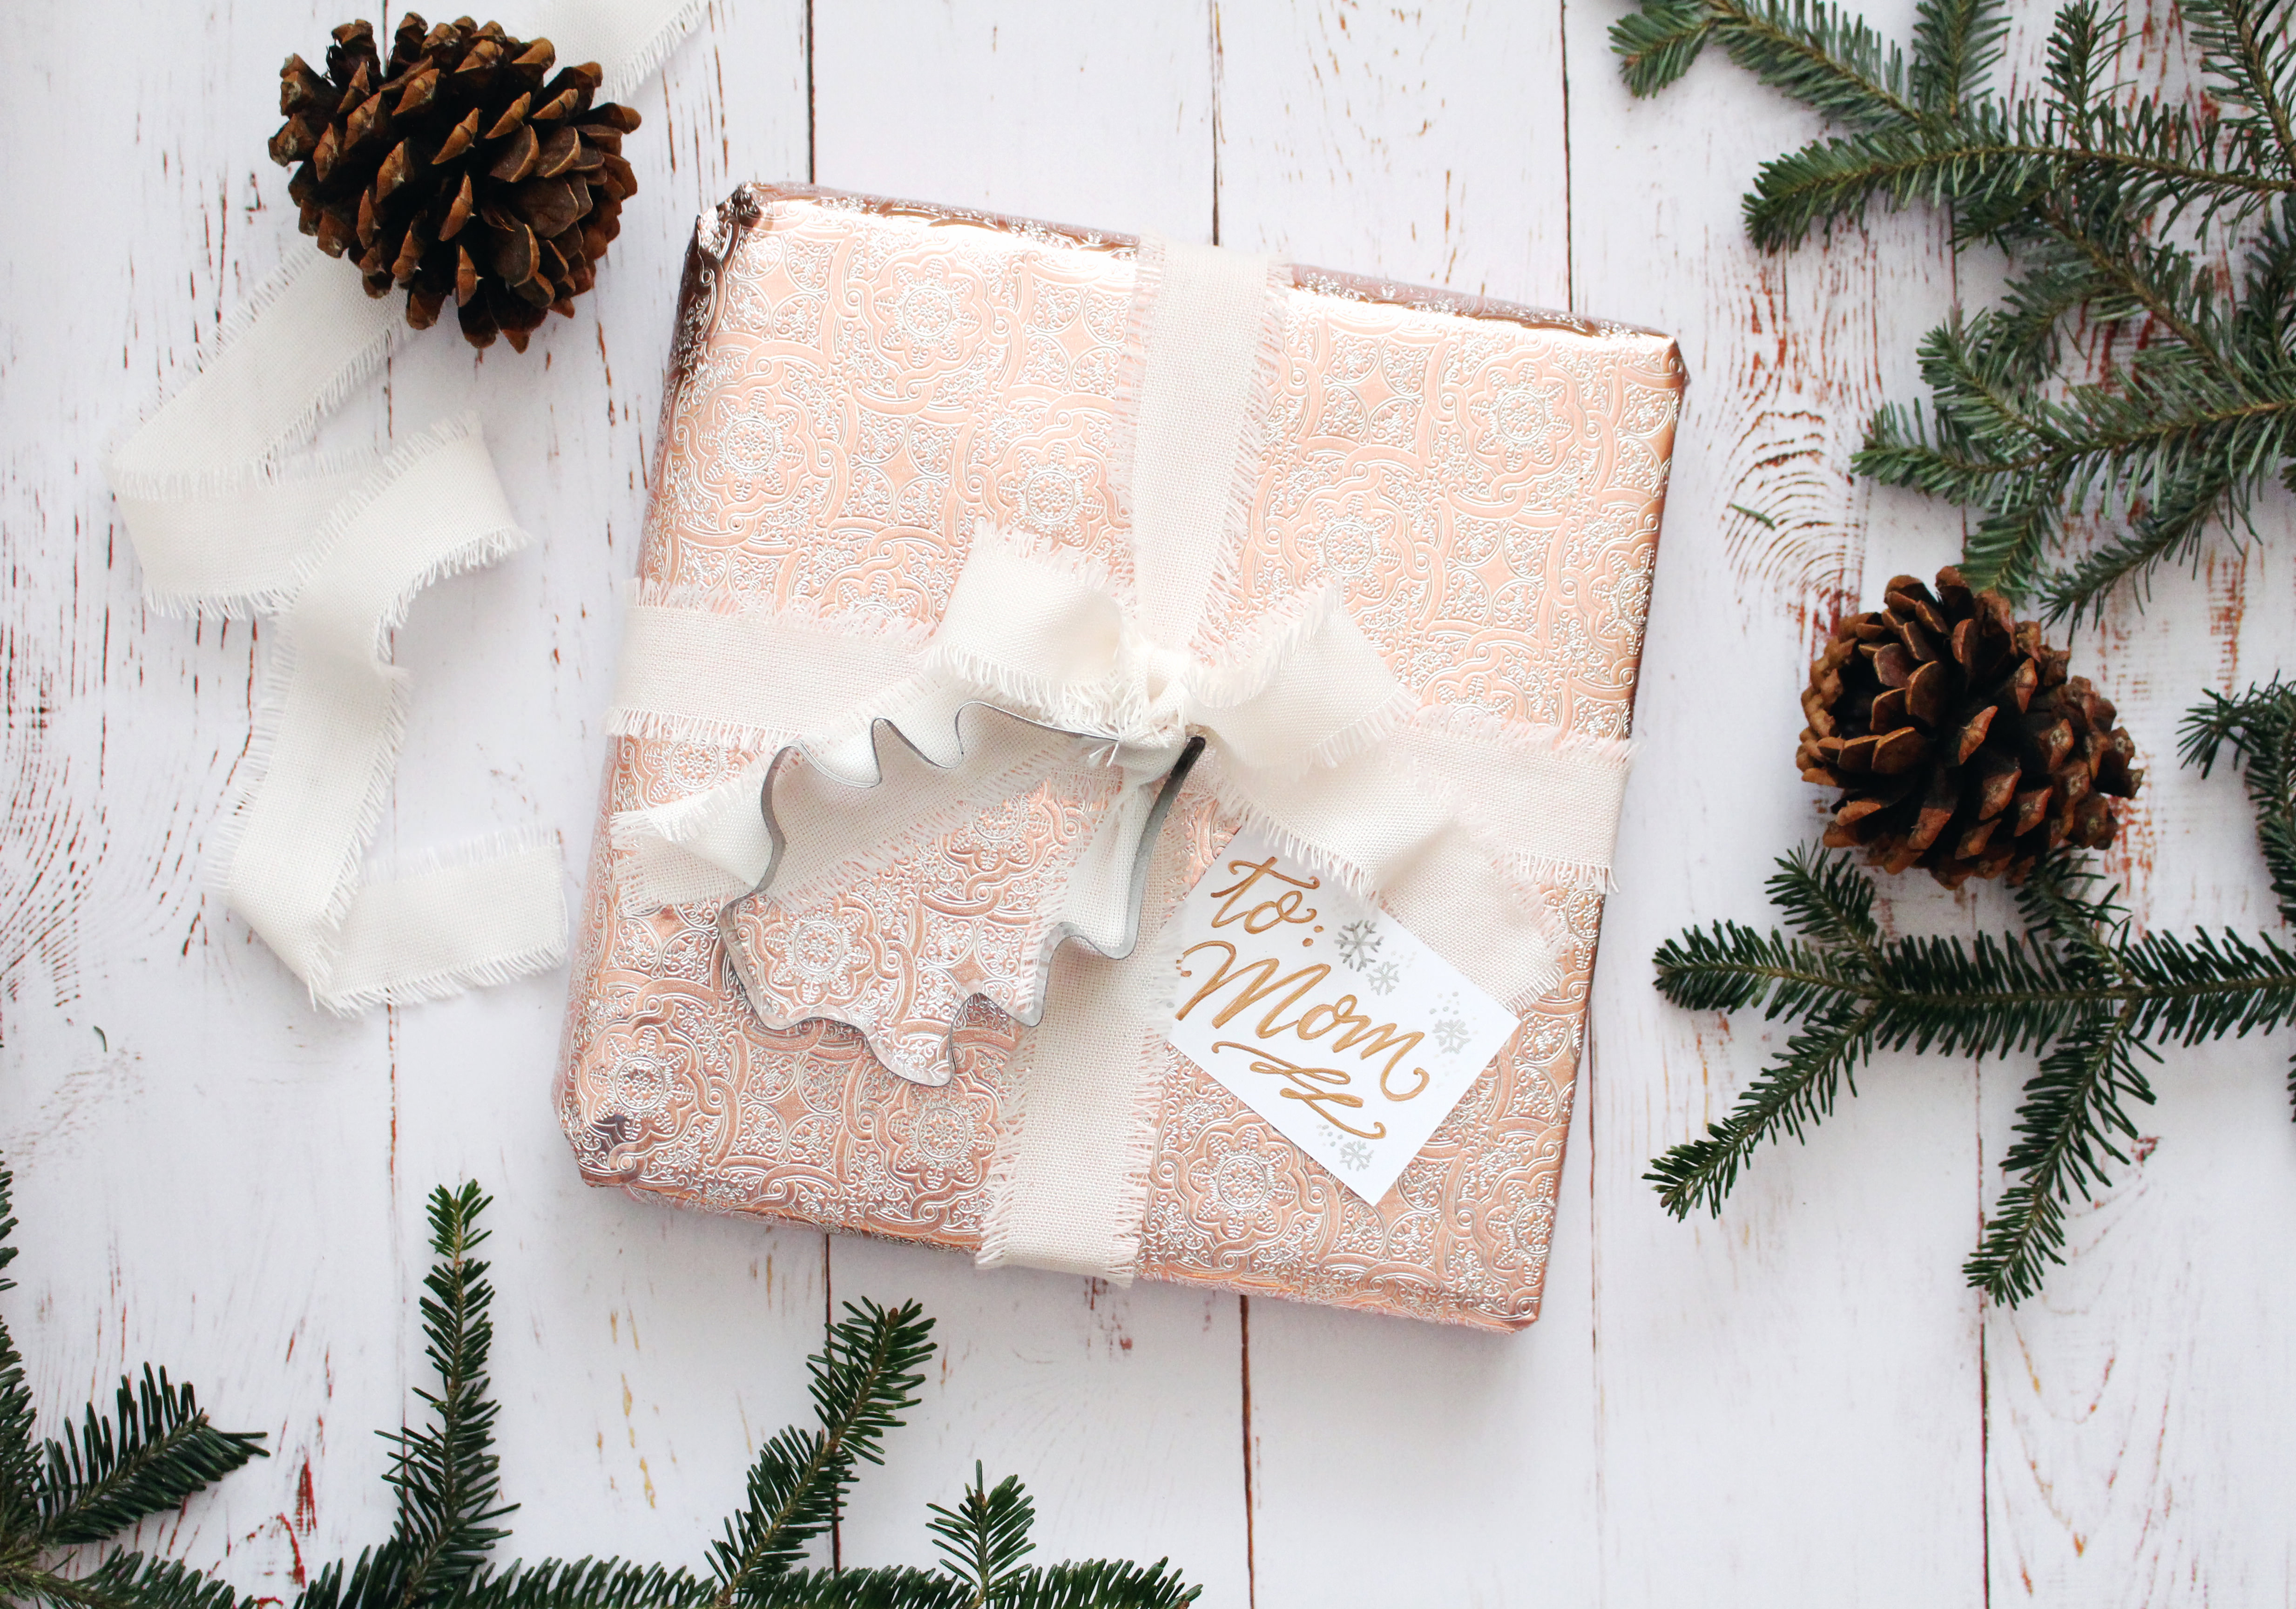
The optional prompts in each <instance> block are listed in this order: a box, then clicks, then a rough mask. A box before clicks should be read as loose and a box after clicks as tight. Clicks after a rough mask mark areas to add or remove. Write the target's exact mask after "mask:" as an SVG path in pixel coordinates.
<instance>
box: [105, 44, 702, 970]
mask: <svg viewBox="0 0 2296 1609" xmlns="http://www.w3.org/2000/svg"><path fill="white" fill-rule="evenodd" d="M539 10H540V12H541V13H542V14H541V15H540V16H539V17H538V18H537V21H540V22H541V23H543V24H544V25H545V26H544V27H542V28H537V29H532V30H530V31H533V32H536V33H544V32H546V33H548V34H549V35H551V36H553V37H554V38H555V40H556V41H557V42H558V43H559V45H561V46H562V51H561V53H562V55H565V56H566V57H567V58H568V59H570V60H574V61H580V60H583V59H585V56H586V55H590V56H594V58H595V59H597V60H599V61H602V62H604V63H606V85H607V93H608V94H619V93H623V92H625V91H626V90H627V89H628V88H629V87H631V86H635V84H636V83H638V82H639V81H640V80H641V79H643V78H645V77H646V76H647V75H648V74H650V73H651V72H652V70H654V69H655V68H656V67H657V66H659V65H660V62H661V61H662V59H663V58H664V57H665V56H666V55H667V54H668V52H669V50H670V48H671V47H672V46H673V45H675V44H676V42H677V40H678V39H679V38H680V37H683V36H684V35H685V32H686V31H687V30H688V29H690V28H691V27H692V25H693V21H694V19H695V18H696V17H698V16H699V15H700V13H701V0H546V3H545V4H543V5H542V6H541V7H540V8H539ZM402 313H403V309H402V307H401V304H400V302H399V300H398V299H397V298H396V297H389V298H384V299H381V300H374V299H371V298H369V297H368V296H367V295H366V294H365V291H364V289H363V288H362V287H361V285H360V283H359V279H358V276H357V275H356V274H354V273H352V272H351V271H350V269H349V268H348V267H346V266H345V265H343V264H341V263H335V262H330V261H328V260H327V259H325V258H324V257H322V256H321V255H320V254H319V252H318V251H317V250H316V248H313V247H309V246H298V247H297V248H296V249H295V250H291V252H290V253H289V260H288V262H287V263H286V265H285V266H284V267H283V268H282V269H281V270H280V272H279V273H278V274H277V275H275V276H274V278H273V279H272V280H271V281H270V283H268V284H266V286H265V287H264V288H263V289H262V290H261V291H258V292H257V293H256V295H255V296H254V297H253V298H252V299H251V306H250V311H249V313H248V314H247V315H246V316H244V317H243V318H242V321H241V322H240V323H239V324H237V325H235V326H234V328H233V329H232V330H231V331H230V332H228V333H226V334H225V336H224V337H223V338H222V339H220V340H219V341H217V344H216V347H215V349H213V350H211V351H210V352H209V353H208V354H207V355H206V357H205V360H204V362H203V363H202V365H201V371H200V374H198V376H197V377H196V378H194V379H193V381H192V382H190V383H189V384H187V385H185V386H184V388H183V389H182V390H179V391H178V392H176V395H175V396H174V397H173V398H170V399H169V400H168V403H167V404H166V405H165V406H163V407H161V408H160V410H159V412H158V413H157V414H155V415H153V416H152V419H151V420H150V421H149V422H148V423H146V424H145V425H144V426H143V428H142V429H141V430H140V431H137V432H136V433H135V435H134V436H133V437H131V438H130V439H128V440H127V442H126V443H125V444H124V445H123V446H122V447H120V448H119V451H118V452H116V453H115V454H113V455H112V457H111V463H110V464H109V465H108V469H109V472H110V479H111V486H112V489H113V491H114V493H115V494H116V495H117V496H118V497H119V507H120V513H121V514H122V516H123V518H124V519H125V521H126V522H127V530H128V535H129V538H130V539H131V540H132V541H133V543H134V545H135V551H136V555H137V557H138V559H139V560H140V561H141V562H142V565H143V587H144V596H145V599H146V601H147V602H148V603H150V604H151V605H152V608H153V609H154V610H156V611H158V612H162V613H172V614H205V615H217V616H241V615H250V614H256V615H261V616H264V617H265V618H266V619H267V620H273V621H275V628H274V632H273V641H274V646H273V648H272V650H271V653H270V656H269V661H268V663H267V665H266V677H265V685H264V691H263V694H262V696H261V699H260V701H259V702H258V708H257V712H256V718H255V728H256V729H255V737H254V742H253V743H252V744H251V745H250V753H249V756H248V759H247V760H246V762H245V766H244V768H243V770H242V776H241V778H240V794H241V796H240V798H239V799H238V800H236V802H235V803H234V807H233V809H232V810H231V813H230V815H229V816H228V817H227V818H226V819H225V823H224V824H223V826H222V828H221V830H220V831H219V833H218V834H217V837H218V839H219V841H220V843H221V854H220V857H219V864H217V865H215V866H212V867H211V868H210V871H211V872H212V874H214V875H215V876H216V879H217V881H218V882H220V884H221V885H222V887H223V889H224V890H225V894H226V897H227V898H228V899H229V902H230V904H231V907H232V908H233V909H234V911H236V912H237V913H238V914H239V915H241V916H242V918H243V919H244V920H245V921H246V922H247V923H248V924H249V925H250V926H251V927H252V928H254V929H255V931H256V932H258V933H259V934H261V935H262V937H263V939H264V940H265V941H266V943H267V944H269V945H270V946H271V948H272V949H273V950H274V951H275V953H276V954H277V955H278V956H279V958H280V959H281V960H282V961H283V962H284V963H285V964H286V965H287V966H288V967H289V969H290V970H291V971H292V972H293V973H295V974H296V975H297V976H298V977H299V978H301V979H302V980H303V981H304V982H305V983H306V984H307V986H308V988H309V989H310V992H311V997H312V998H313V1000H315V1001H316V1002H317V1003H318V1004H320V1005H323V1006H327V1007H329V1008H331V1009H333V1010H336V1011H340V1012H350V1011H356V1010H357V1009H360V1008H362V1007H364V1006H373V1005H378V1004H382V1003H387V1002H394V1001H405V1000H414V999H422V998H426V997H435V996H439V995H444V994H451V993H454V992H455V991H457V990H459V989H463V988H465V987H468V986H469V985H471V984H474V983H490V982H496V981H503V980H504V979H508V978H512V977H517V976H520V975H522V974H525V973H533V972H537V971H540V970H542V969H544V968H546V967H549V966H553V965H556V964H557V963H558V962H560V961H561V960H563V959H564V958H565V954H566V902H565V895H564V891H563V886H562V885H563V878H562V872H561V866H560V853H559V849H558V841H557V835H556V834H555V833H550V832H545V831H541V830H529V831H526V832H522V833H512V834H507V835H504V836H501V837H497V838H493V839H488V840H485V841H480V842H478V843H475V844H472V845H469V846H466V847H464V848H463V849H461V850H452V851H448V852H447V853H444V854H438V855H432V856H428V857H424V858H420V859H418V860H416V861H414V863H412V864H411V865H408V866H403V867H402V868H401V870H400V873H399V874H398V876H397V877H395V878H391V879H389V880H380V881H378V880H369V879H367V878H365V876H364V875H363V874H362V872H361V869H360V866H361V861H362V859H363V858H364V857H365V851H366V847H367V844H368V842H369V841H370V840H371V839H372V838H373V835H374V832H375V828H376V826H377V825H379V823H380V821H381V815H382V811H383V809H384V806H385V804H386V803H387V801H388V800H389V790H390V782H391V777H392V775H393V773H394V771H395V770H396V768H397V765H398V751H399V743H400V739H401V735H402V733H403V731H404V729H405V724H406V701H407V693H408V681H407V676H406V672H405V671H404V670H401V669H398V667H397V666H395V665H393V664H392V663H391V662H390V661H389V657H388V644H387V639H388V636H389V633H390V631H391V630H392V629H393V628H395V627H396V626H397V625H398V622H399V621H400V620H402V619H403V618H404V616H405V614H406V609H407V607H408V605H409V604H410V603H412V602H413V601H414V596H415V595H416V594H418V593H420V592H421V591H422V588H424V587H428V586H429V585H430V584H431V583H432V582H434V581H438V580H440V579H445V578H446V577H447V576H450V575H453V574H455V573H457V572H459V571H465V570H471V569H474V568H478V567H480V566H483V565H487V564H490V563H492V562H495V561H496V559H499V558H501V557H503V556H504V554H510V553H512V552H514V551H516V550H517V549H519V548H521V547H523V546H526V545H527V543H528V541H529V538H528V536H527V535H526V533H525V532H524V531H522V530H521V529H519V527H518V524H517V522H516V521H515V519H514V518H513V517H512V513H511V512H510V508H509V506H508V504H507V502H506V500H505V499H504V497H503V491H502V486H501V483H500V481H499V480H497V479H496V474H495V468H494V463H493V460H492V459H491V458H489V457H488V454H487V449H486V446H485V443H484V442H483V440H482V439H480V433H479V426H478V423H477V421H476V420H475V419H473V418H467V417H466V418H462V419H457V420H453V421H449V422H448V423H445V424H443V425H440V426H439V427H438V428H436V429H434V430H430V431H425V432H423V433H422V434H421V435H418V436H417V437H415V438H414V439H412V440H411V441H409V442H407V443H406V445H404V446H402V447H399V448H398V450H397V451H396V452H394V453H392V454H391V455H389V456H388V457H386V458H383V459H381V460H379V461H378V460H374V459H371V458H365V457H343V456H316V455H313V454H309V453H299V452H296V451H294V450H293V444H294V443H295V442H297V441H298V440H299V439H302V438H304V437H306V436H307V434H308V433H309V432H310V431H312V430H313V429H314V428H315V427H316V424H317V423H318V421H319V420H320V419H321V418H323V417H324V415H326V414H328V413H329V412H330V411H332V409H333V408H334V407H335V406H337V405H338V404H339V403H340V401H341V399H342V398H343V397H344V396H345V395H347V394H348V392H349V391H350V390H351V389H352V388H353V387H355V386H356V385H357V384H358V382H360V381H361V380H363V379H364V378H365V376H366V375H367V374H369V373H371V372H372V371H373V369H374V368H376V367H377V366H378V365H380V364H381V362H382V360H383V358H384V357H386V356H387V355H388V354H389V350H390V349H391V348H392V347H393V346H394V345H395V344H397V342H398V341H399V340H400V339H401V337H402V336H403V335H404V334H405V333H406V322H405V319H404V317H403V316H402Z"/></svg>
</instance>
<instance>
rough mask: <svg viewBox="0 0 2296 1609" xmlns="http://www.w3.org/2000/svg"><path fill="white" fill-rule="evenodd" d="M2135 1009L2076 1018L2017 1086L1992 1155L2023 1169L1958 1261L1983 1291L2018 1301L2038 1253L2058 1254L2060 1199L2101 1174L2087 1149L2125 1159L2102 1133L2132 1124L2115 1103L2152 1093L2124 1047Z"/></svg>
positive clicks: (2128, 1045) (2043, 1258) (2048, 1259)
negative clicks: (2009, 1133) (2004, 1151)
mask: <svg viewBox="0 0 2296 1609" xmlns="http://www.w3.org/2000/svg"><path fill="white" fill-rule="evenodd" d="M2136 1016H2137V1012H2136V1008H2135V1007H2133V1006H2131V1007H2126V1008H2124V1009H2123V1010H2122V1011H2120V1013H2119V1014H2115V1015H2111V1016H2106V1017H2102V1018H2097V1019H2094V1020H2092V1021H2090V1022H2087V1023H2084V1024H2083V1025H2082V1027H2081V1029H2080V1030H2078V1031H2076V1032H2074V1033H2071V1034H2068V1035H2067V1036H2066V1037H2065V1038H2063V1039H2062V1040H2061V1041H2060V1042H2059V1044H2058V1045H2057V1047H2056V1048H2055V1049H2054V1050H2053V1051H2051V1052H2050V1053H2049V1055H2047V1056H2046V1057H2044V1058H2043V1059H2042V1062H2041V1070H2040V1071H2039V1072H2038V1074H2037V1075H2035V1077H2034V1078H2033V1080H2032V1081H2031V1082H2030V1083H2029V1084H2027V1085H2026V1086H2025V1104H2024V1105H2023V1106H2022V1107H2021V1108H2020V1109H2019V1111H2018V1114H2017V1136H2018V1137H2017V1141H2016V1143H2015V1144H2014V1145H2011V1146H2010V1148H2009V1154H2008V1155H2007V1156H2005V1157H2004V1158H2003V1159H2002V1166H2003V1167H2004V1168H2005V1170H2008V1171H2009V1172H2011V1173H2013V1174H2021V1175H2022V1176H2023V1177H2022V1178H2020V1179H2019V1180H2018V1181H2017V1182H2016V1183H2015V1184H2013V1185H2012V1186H2010V1187H2009V1188H2008V1189H2007V1190H2006V1191H2005V1192H2003V1194H2002V1197H2001V1202H2000V1204H1999V1205H1998V1206H1997V1208H1996V1209H1995V1210H1994V1213H1993V1216H1992V1218H1991V1219H1989V1220H1988V1222H1987V1224H1986V1227H1985V1238H1984V1240H1983V1241H1982V1242H1981V1243H1980V1245H1979V1246H1978V1249H1977V1251H1976V1252H1974V1253H1973V1254H1972V1256H1971V1257H1970V1259H1969V1260H1968V1261H1967V1262H1966V1263H1964V1265H1963V1268H1962V1272H1963V1273H1964V1275H1966V1276H1967V1277H1968V1280H1969V1283H1970V1284H1971V1285H1974V1286H1976V1287H1977V1288H1978V1289H1980V1290H1981V1291H1983V1292H1984V1293H1985V1294H1986V1295H1987V1296H1988V1297H1989V1298H1990V1299H1992V1300H1993V1301H2002V1302H2007V1303H2010V1304H2015V1303H2017V1302H2019V1301H2023V1300H2024V1299H2025V1298H2026V1297H2028V1296H2030V1295H2031V1294H2033V1293H2034V1292H2036V1291H2038V1290H2039V1289H2040V1286H2041V1277H2042V1275H2043V1273H2044V1272H2045V1269H2044V1268H2043V1265H2044V1263H2062V1262H2063V1261H2064V1251H2063V1247H2064V1208H2065V1205H2066V1203H2069V1202H2070V1201H2071V1199H2072V1196H2073V1194H2074V1193H2075V1192H2076V1191H2078V1192H2079V1194H2080V1195H2081V1196H2082V1197H2083V1198H2084V1199H2087V1197H2088V1196H2089V1194H2090V1188H2091V1186H2093V1185H2102V1184H2103V1183H2104V1182H2105V1174H2104V1166H2103V1162H2101V1161H2100V1160H2099V1158H2098V1154H2097V1153H2099V1152H2103V1153H2104V1154H2105V1155H2107V1156H2110V1157H2112V1159H2113V1160H2114V1161H2115V1162H2127V1161H2128V1157H2127V1155H2126V1154H2124V1153H2122V1151H2121V1150H2120V1147H2119V1146H2118V1145H2115V1144H2113V1142H2112V1135H2113V1134H2116V1133H2119V1134H2125V1135H2128V1137H2131V1138H2134V1137H2136V1124H2135V1123H2134V1122H2133V1121H2130V1119H2129V1116H2128V1109H2127V1107H2126V1106H2125V1105H2124V1104H2123V1103H2124V1102H2125V1101H2130V1100H2135V1101H2142V1102H2144V1103H2145V1104H2148V1105H2149V1104H2151V1103H2152V1100H2153V1088H2152V1086H2151V1085H2150V1084H2148V1083H2147V1082H2146V1081H2145V1079H2144V1074H2143V1073H2142V1072H2140V1071H2137V1067H2136V1061H2135V1058H2134V1057H2133V1056H2132V1055H2131V1054H2130V1053H2131V1051H2132V1049H2133V1048H2134V1047H2136ZM2148 1054H2150V1053H2149V1052H2148ZM2155 1059H2157V1058H2155Z"/></svg>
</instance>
